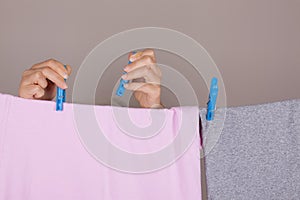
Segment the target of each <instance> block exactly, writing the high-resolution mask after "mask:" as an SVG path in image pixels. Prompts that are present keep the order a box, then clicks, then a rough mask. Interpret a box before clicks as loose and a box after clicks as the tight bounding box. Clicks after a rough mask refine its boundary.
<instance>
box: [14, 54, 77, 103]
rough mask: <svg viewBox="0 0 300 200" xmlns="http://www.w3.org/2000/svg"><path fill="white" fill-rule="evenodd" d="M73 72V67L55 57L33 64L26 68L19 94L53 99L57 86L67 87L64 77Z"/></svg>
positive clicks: (26, 96)
mask: <svg viewBox="0 0 300 200" xmlns="http://www.w3.org/2000/svg"><path fill="white" fill-rule="evenodd" d="M70 74H71V67H70V66H68V65H67V69H65V68H64V65H63V64H62V63H60V62H58V61H56V60H54V59H49V60H47V61H44V62H41V63H38V64H35V65H33V66H32V67H31V68H30V69H28V70H25V71H24V72H23V75H22V80H21V83H20V87H19V96H20V97H23V98H27V99H43V100H52V99H53V98H54V97H55V96H56V86H58V87H60V88H62V89H66V88H67V87H68V86H67V84H66V83H65V81H64V78H65V79H66V78H68V76H69V75H70Z"/></svg>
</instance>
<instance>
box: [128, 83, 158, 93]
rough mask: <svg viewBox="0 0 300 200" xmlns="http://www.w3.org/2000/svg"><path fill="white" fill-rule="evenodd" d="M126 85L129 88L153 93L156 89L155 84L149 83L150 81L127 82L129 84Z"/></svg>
mask: <svg viewBox="0 0 300 200" xmlns="http://www.w3.org/2000/svg"><path fill="white" fill-rule="evenodd" d="M124 87H125V88H126V89H127V90H132V91H139V92H144V93H152V92H153V91H154V90H156V88H155V87H154V85H152V84H149V83H140V82H131V83H127V84H124ZM156 87H157V86H156Z"/></svg>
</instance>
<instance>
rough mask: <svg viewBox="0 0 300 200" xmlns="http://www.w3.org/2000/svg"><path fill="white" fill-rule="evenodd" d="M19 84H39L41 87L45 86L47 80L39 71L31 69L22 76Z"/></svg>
mask: <svg viewBox="0 0 300 200" xmlns="http://www.w3.org/2000/svg"><path fill="white" fill-rule="evenodd" d="M21 85H39V86H41V87H42V88H46V87H47V86H48V81H47V79H46V77H45V76H44V74H43V73H42V72H41V71H34V70H31V72H30V73H28V72H27V75H25V76H24V77H23V78H22V82H21Z"/></svg>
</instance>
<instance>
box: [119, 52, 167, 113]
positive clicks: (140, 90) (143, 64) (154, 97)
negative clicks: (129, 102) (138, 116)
mask: <svg viewBox="0 0 300 200" xmlns="http://www.w3.org/2000/svg"><path fill="white" fill-rule="evenodd" d="M129 60H130V61H131V62H132V63H131V64H128V65H127V66H125V67H124V71H125V72H127V73H126V74H124V75H123V76H122V78H123V79H124V80H132V81H131V82H129V83H127V84H125V85H124V87H125V88H126V89H128V90H132V91H134V96H135V98H136V99H137V100H138V102H139V103H140V106H141V107H144V108H163V106H162V104H161V100H160V95H161V88H160V82H161V76H162V73H161V70H160V69H159V67H158V66H157V65H156V58H155V54H154V51H153V50H152V49H147V50H144V51H139V52H137V53H136V54H129ZM135 79H138V80H142V81H139V82H137V81H136V80H135Z"/></svg>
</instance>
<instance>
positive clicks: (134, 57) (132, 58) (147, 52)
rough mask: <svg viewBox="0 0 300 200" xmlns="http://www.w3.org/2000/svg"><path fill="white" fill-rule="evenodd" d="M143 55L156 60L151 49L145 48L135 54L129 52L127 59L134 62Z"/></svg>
mask: <svg viewBox="0 0 300 200" xmlns="http://www.w3.org/2000/svg"><path fill="white" fill-rule="evenodd" d="M143 56H150V57H151V58H152V59H153V60H154V62H156V59H155V53H154V51H153V49H146V50H144V51H139V52H137V53H135V54H133V53H130V55H129V60H130V61H131V62H134V61H136V60H138V59H140V58H142V57H143Z"/></svg>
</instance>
